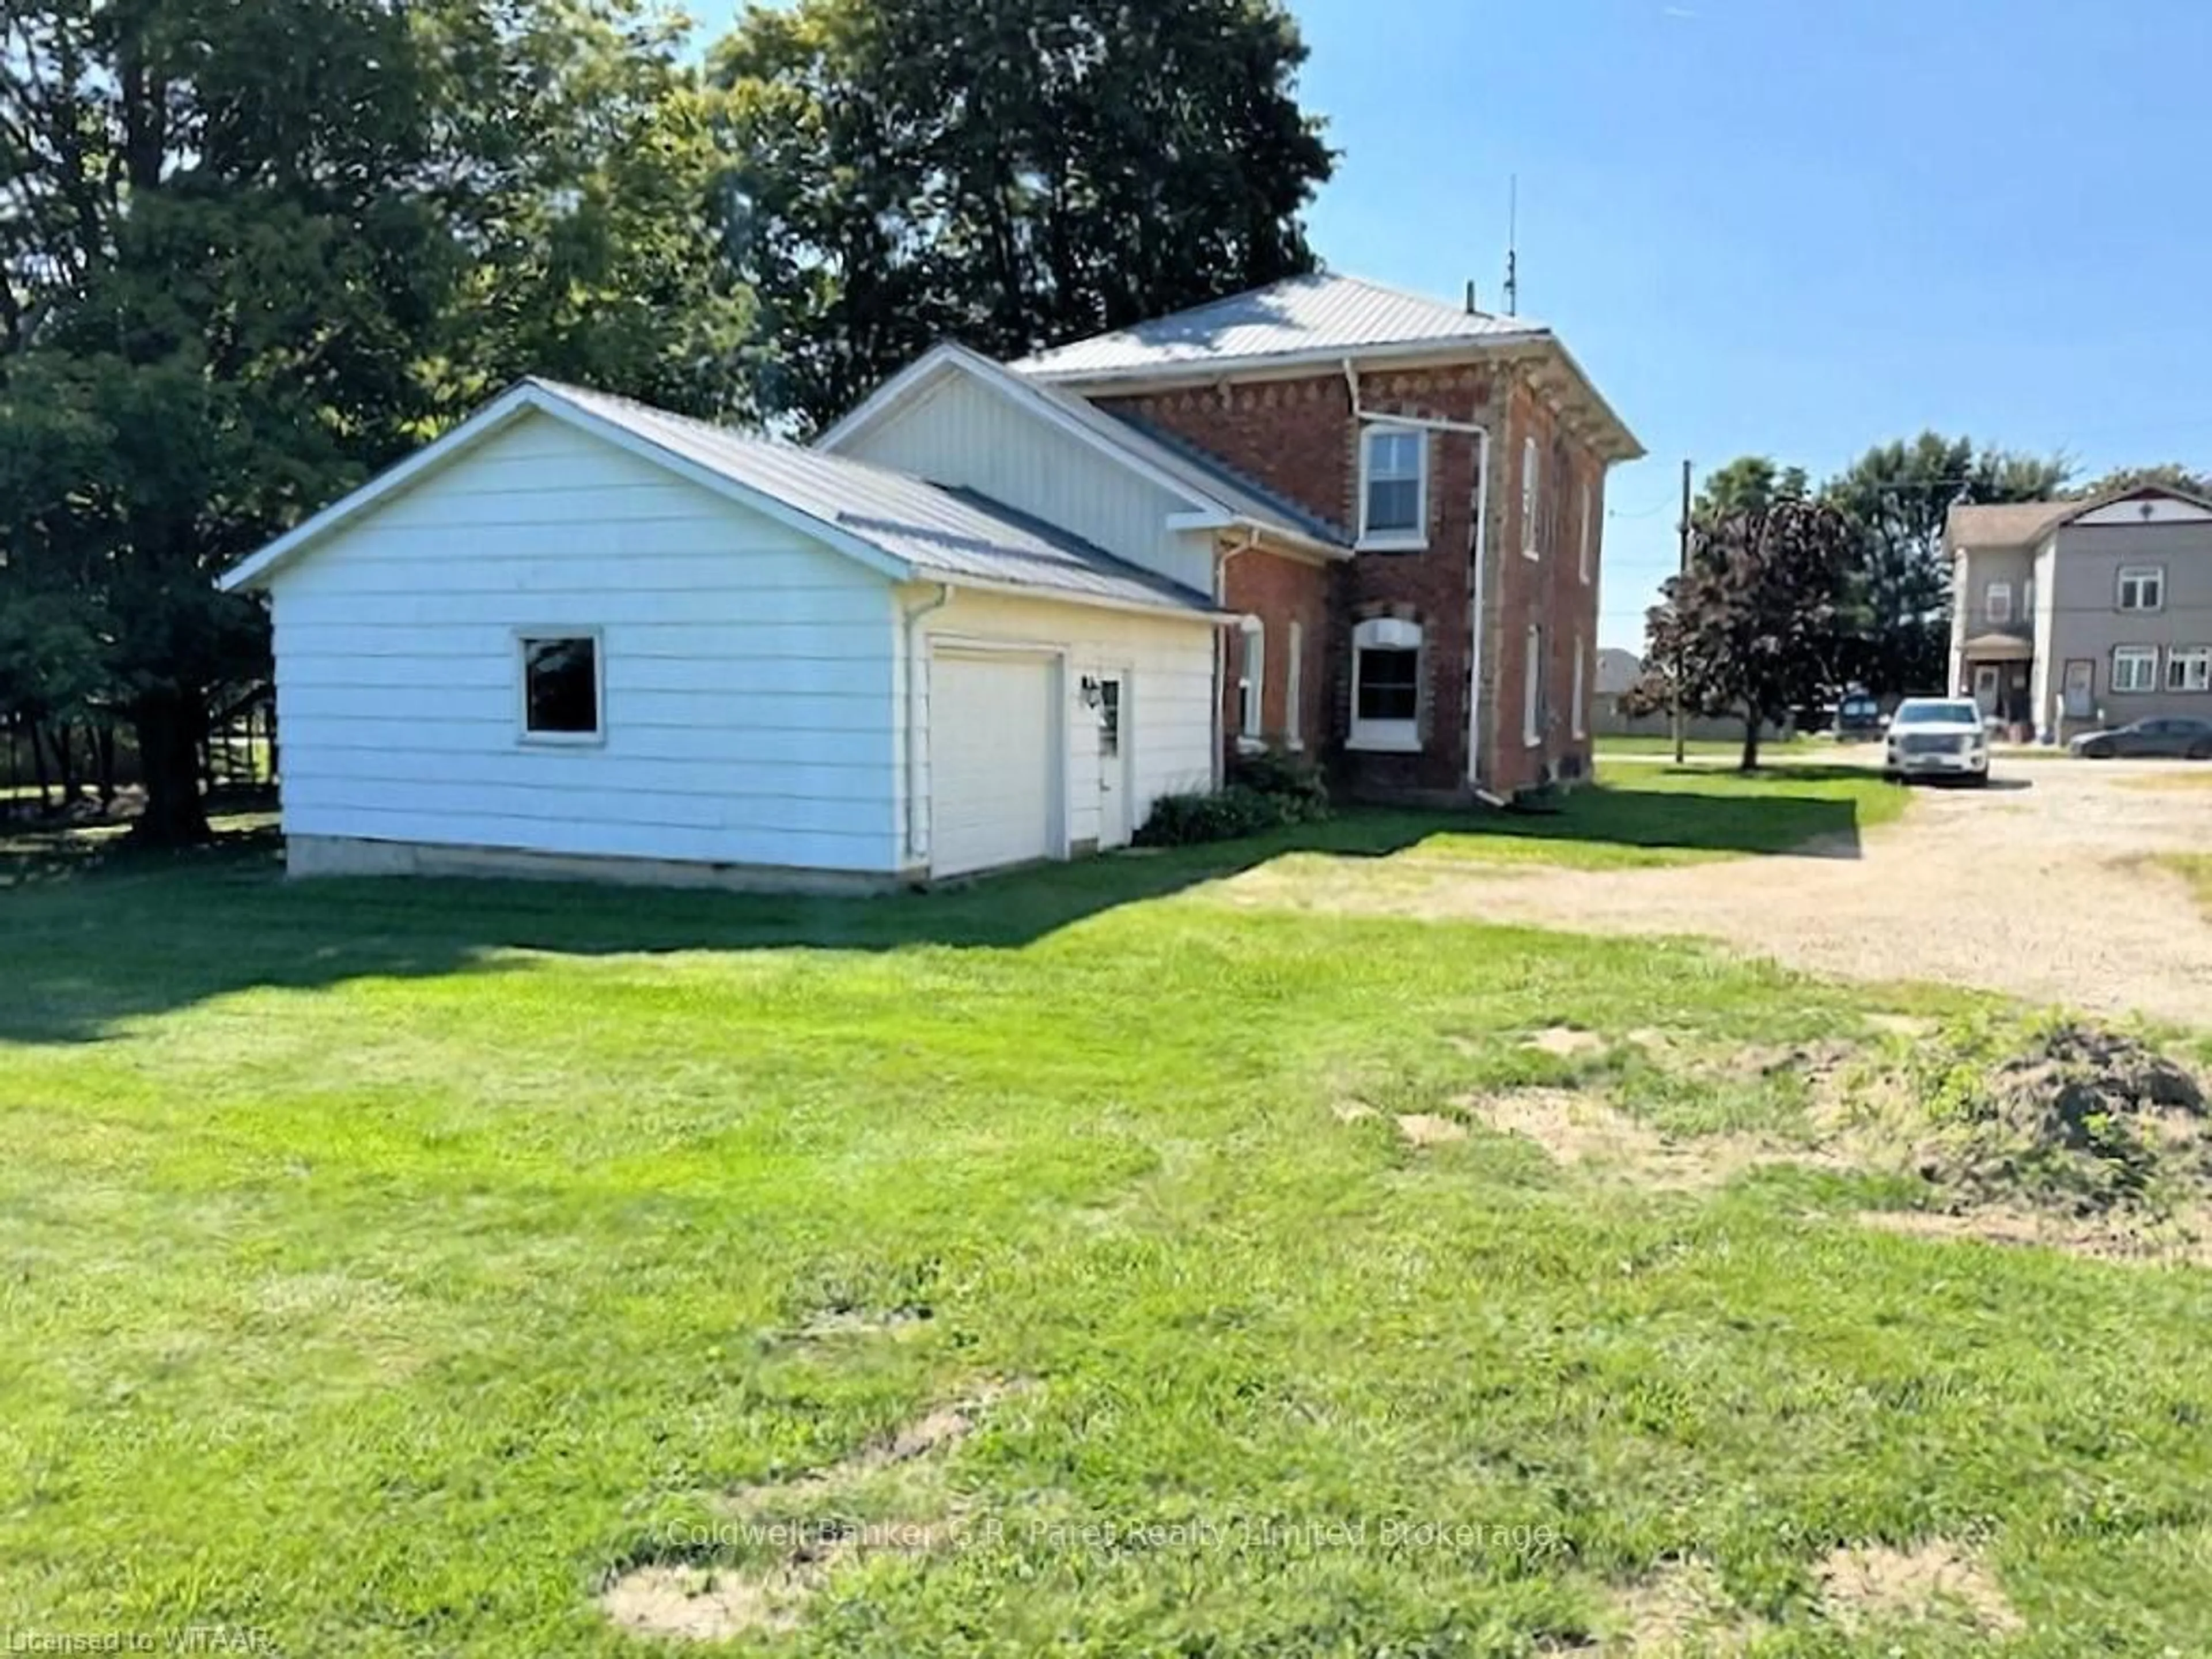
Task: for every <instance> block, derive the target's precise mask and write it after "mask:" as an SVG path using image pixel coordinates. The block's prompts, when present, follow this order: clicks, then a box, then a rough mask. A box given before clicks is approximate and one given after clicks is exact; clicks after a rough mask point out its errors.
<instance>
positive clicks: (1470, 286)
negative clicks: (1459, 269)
mask: <svg viewBox="0 0 2212 1659" xmlns="http://www.w3.org/2000/svg"><path fill="white" fill-rule="evenodd" d="M1467 314H1468V316H1470V317H1479V316H1480V315H1481V314H1482V313H1480V312H1479V311H1477V310H1476V309H1475V308H1474V277H1472V276H1470V277H1468V279H1467Z"/></svg>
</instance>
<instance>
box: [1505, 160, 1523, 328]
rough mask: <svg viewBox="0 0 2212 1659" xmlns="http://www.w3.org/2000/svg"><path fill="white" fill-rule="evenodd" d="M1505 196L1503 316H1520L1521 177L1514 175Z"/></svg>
mask: <svg viewBox="0 0 2212 1659" xmlns="http://www.w3.org/2000/svg"><path fill="white" fill-rule="evenodd" d="M1505 190H1506V195H1505V314H1506V315H1507V316H1509V317H1518V316H1519V315H1520V314H1521V254H1520V248H1519V244H1520V240H1521V175H1520V174H1519V173H1515V174H1513V175H1512V177H1511V179H1510V182H1509V183H1508V184H1507V185H1506V187H1505Z"/></svg>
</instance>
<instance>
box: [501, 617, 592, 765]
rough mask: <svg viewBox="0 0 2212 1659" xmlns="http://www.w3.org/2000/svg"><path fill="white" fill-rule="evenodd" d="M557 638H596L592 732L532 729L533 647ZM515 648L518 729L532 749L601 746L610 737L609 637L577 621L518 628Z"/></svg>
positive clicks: (515, 725)
mask: <svg viewBox="0 0 2212 1659" xmlns="http://www.w3.org/2000/svg"><path fill="white" fill-rule="evenodd" d="M555 640H589V641H591V642H592V730H591V731H589V732H533V731H532V730H531V729H530V667H529V659H530V647H532V645H542V644H548V643H550V642H551V641H555ZM511 649H512V651H513V662H514V732H515V738H516V741H518V742H520V743H521V744H525V745H526V746H527V747H529V748H532V749H598V748H601V747H603V746H604V745H605V743H606V740H607V641H606V636H605V635H604V634H603V633H602V632H601V631H600V630H599V629H596V628H578V627H576V626H574V624H567V623H564V624H560V625H549V626H547V627H544V628H518V629H515V630H514V634H513V642H512V646H511Z"/></svg>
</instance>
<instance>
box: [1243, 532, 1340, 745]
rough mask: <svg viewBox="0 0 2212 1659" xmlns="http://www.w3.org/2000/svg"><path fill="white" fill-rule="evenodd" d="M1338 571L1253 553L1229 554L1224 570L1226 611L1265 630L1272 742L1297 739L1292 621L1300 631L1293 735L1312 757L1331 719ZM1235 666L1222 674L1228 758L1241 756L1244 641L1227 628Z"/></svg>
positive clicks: (1265, 709)
mask: <svg viewBox="0 0 2212 1659" xmlns="http://www.w3.org/2000/svg"><path fill="white" fill-rule="evenodd" d="M1334 575H1335V572H1334V570H1333V569H1331V568H1329V567H1328V566H1324V565H1317V564H1313V563H1310V562H1306V561H1304V560H1301V559H1293V558H1287V557H1285V556H1282V555H1279V554H1275V553H1269V552H1264V551H1261V550H1258V549H1254V548H1247V549H1243V550H1239V551H1237V552H1235V553H1233V554H1231V556H1229V562H1228V563H1227V564H1226V565H1225V566H1224V567H1223V571H1222V594H1223V609H1225V610H1228V611H1237V612H1238V613H1240V614H1242V615H1244V616H1248V617H1258V618H1259V619H1260V621H1261V623H1262V624H1263V625H1264V626H1265V628H1266V629H1267V634H1266V641H1267V642H1266V646H1265V647H1264V649H1263V651H1262V653H1261V691H1260V708H1261V718H1262V725H1261V733H1260V734H1259V735H1261V736H1263V737H1264V738H1266V739H1267V741H1268V742H1269V743H1281V742H1284V741H1285V740H1287V739H1288V738H1290V737H1291V734H1292V732H1293V724H1292V721H1291V709H1290V696H1291V623H1297V625H1298V627H1299V629H1300V632H1301V638H1300V641H1299V653H1300V656H1301V658H1302V659H1303V660H1302V661H1301V662H1300V664H1299V671H1298V677H1297V678H1298V703H1299V708H1298V719H1297V722H1296V726H1295V731H1296V734H1297V737H1298V738H1299V740H1300V742H1301V744H1302V746H1303V747H1304V749H1305V750H1306V752H1308V753H1309V754H1311V753H1315V752H1316V751H1317V750H1322V749H1325V748H1326V747H1327V746H1328V743H1329V740H1330V732H1329V726H1328V692H1329V678H1328V676H1329V644H1330V641H1331V640H1332V639H1333V638H1334V620H1333V617H1332V611H1333V606H1332V604H1331V600H1332V596H1333V589H1334ZM1228 637H1229V668H1228V672H1226V673H1225V674H1224V675H1223V676H1222V685H1221V731H1222V736H1223V740H1224V747H1225V751H1226V756H1229V757H1233V756H1234V755H1235V754H1236V752H1237V715H1238V714H1239V713H1240V712H1241V711H1240V710H1239V708H1238V707H1237V680H1238V678H1240V669H1241V666H1242V660H1241V653H1242V652H1243V635H1241V634H1240V633H1239V632H1238V631H1237V629H1233V628H1232V629H1230V630H1229V635H1228Z"/></svg>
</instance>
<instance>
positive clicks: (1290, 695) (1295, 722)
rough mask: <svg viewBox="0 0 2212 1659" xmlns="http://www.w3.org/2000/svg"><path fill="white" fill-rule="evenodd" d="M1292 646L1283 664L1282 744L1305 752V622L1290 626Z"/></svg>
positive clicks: (1290, 645)
mask: <svg viewBox="0 0 2212 1659" xmlns="http://www.w3.org/2000/svg"><path fill="white" fill-rule="evenodd" d="M1289 647H1290V657H1289V660H1287V661H1286V662H1285V663H1284V665H1283V741H1284V742H1285V744H1288V745H1289V746H1290V747H1291V748H1292V749H1303V748H1304V747H1305V746H1306V721H1305V689H1306V630H1305V624H1304V623H1296V622H1294V623H1291V630H1290V640H1289Z"/></svg>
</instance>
